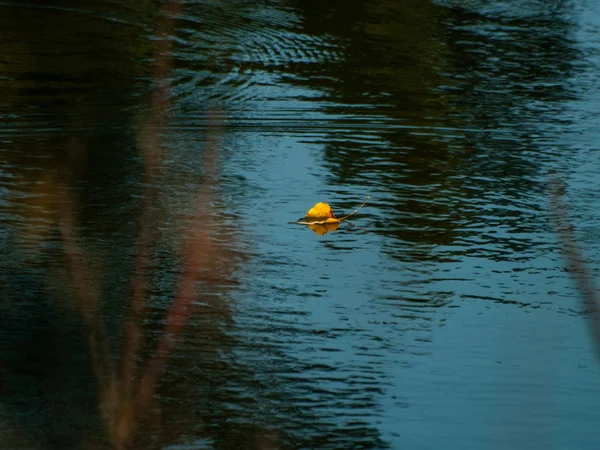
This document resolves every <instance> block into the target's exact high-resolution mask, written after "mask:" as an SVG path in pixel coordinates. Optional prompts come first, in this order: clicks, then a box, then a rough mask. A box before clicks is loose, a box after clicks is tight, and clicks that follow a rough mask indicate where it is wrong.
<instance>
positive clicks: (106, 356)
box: [58, 138, 117, 432]
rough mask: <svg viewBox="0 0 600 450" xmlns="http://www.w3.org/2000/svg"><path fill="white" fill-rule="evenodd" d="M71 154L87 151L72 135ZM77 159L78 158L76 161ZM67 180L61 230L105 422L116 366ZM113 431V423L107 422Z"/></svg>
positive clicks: (111, 405)
mask: <svg viewBox="0 0 600 450" xmlns="http://www.w3.org/2000/svg"><path fill="white" fill-rule="evenodd" d="M68 150H69V153H70V154H71V156H72V158H77V159H79V158H81V156H82V155H83V154H84V148H83V145H82V143H81V142H80V141H79V140H78V139H75V138H73V139H72V140H71V142H70V144H69V149H68ZM76 162H77V161H76ZM63 178H65V180H63V182H62V183H61V185H60V186H59V187H58V191H59V195H60V197H59V198H61V199H62V202H61V205H60V217H59V231H60V236H61V239H62V243H63V248H64V253H65V257H66V259H67V267H68V272H69V275H70V278H71V282H72V284H73V289H74V293H75V302H76V304H77V308H78V310H79V312H80V314H81V317H82V318H83V321H84V325H85V331H86V334H87V337H88V345H89V349H90V358H91V360H92V369H93V371H94V375H95V377H96V380H97V381H98V384H99V389H100V392H99V398H100V411H101V415H102V418H103V422H104V424H105V425H108V424H110V423H111V422H112V420H113V417H114V414H115V409H116V404H117V390H116V379H115V370H114V367H113V363H112V358H111V356H110V347H109V341H108V336H107V333H106V328H105V326H104V321H103V320H102V315H101V314H100V305H99V298H98V292H99V289H98V283H97V281H96V280H94V277H93V276H92V271H91V269H90V265H89V262H88V260H87V258H86V257H85V252H84V250H83V247H82V245H81V238H80V236H79V234H78V232H77V226H76V219H75V217H76V212H75V208H74V206H75V205H76V199H75V196H74V194H73V191H72V190H71V189H69V188H68V186H67V184H66V178H68V177H67V176H66V175H65V177H63ZM107 428H108V431H109V432H110V428H111V427H110V426H107Z"/></svg>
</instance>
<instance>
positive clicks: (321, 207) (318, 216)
mask: <svg viewBox="0 0 600 450" xmlns="http://www.w3.org/2000/svg"><path fill="white" fill-rule="evenodd" d="M326 219H335V215H334V214H333V211H332V209H331V206H329V205H328V204H327V203H324V202H319V203H317V204H316V205H315V206H313V207H312V208H310V209H309V210H308V211H307V213H306V215H305V216H304V220H326Z"/></svg>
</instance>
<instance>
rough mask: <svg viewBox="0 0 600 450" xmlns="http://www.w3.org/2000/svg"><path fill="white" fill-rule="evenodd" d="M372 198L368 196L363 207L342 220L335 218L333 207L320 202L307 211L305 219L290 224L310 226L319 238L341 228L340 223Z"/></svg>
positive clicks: (351, 214)
mask: <svg viewBox="0 0 600 450" xmlns="http://www.w3.org/2000/svg"><path fill="white" fill-rule="evenodd" d="M370 198H371V197H369V196H368V195H367V198H366V199H365V201H364V202H363V203H362V205H360V206H359V207H358V208H356V209H355V210H354V211H352V212H351V213H350V214H347V215H345V216H344V217H342V218H340V219H338V218H336V217H335V215H334V214H333V211H332V209H331V206H329V205H328V204H327V203H325V202H319V203H317V204H316V205H315V206H313V207H312V208H310V209H309V210H308V211H307V213H306V215H305V216H304V219H301V220H298V221H297V222H290V223H296V224H298V225H308V226H309V227H310V229H311V230H313V231H314V232H315V233H317V234H318V235H319V236H323V235H324V234H325V233H328V232H330V231H335V230H337V229H338V227H339V226H340V223H342V222H343V221H344V220H346V219H348V218H349V217H352V216H353V215H354V214H356V213H357V212H358V211H359V210H360V209H361V208H362V207H363V206H365V203H367V200H369V199H370Z"/></svg>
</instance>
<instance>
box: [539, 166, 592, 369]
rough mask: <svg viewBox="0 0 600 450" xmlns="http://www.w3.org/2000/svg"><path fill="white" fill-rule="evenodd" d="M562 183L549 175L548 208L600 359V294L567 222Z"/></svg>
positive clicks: (569, 223) (563, 185)
mask: <svg viewBox="0 0 600 450" xmlns="http://www.w3.org/2000/svg"><path fill="white" fill-rule="evenodd" d="M564 196H565V183H564V181H563V180H559V179H558V178H553V179H551V180H550V210H551V213H552V218H553V220H554V224H555V228H556V231H557V233H558V237H559V241H560V244H561V246H562V250H563V254H564V257H565V261H566V266H567V270H568V271H569V273H570V274H571V276H572V277H573V279H574V280H575V285H576V287H577V289H578V290H579V293H580V294H581V304H582V307H583V309H584V310H585V312H586V317H587V323H588V327H589V330H590V334H591V335H592V339H593V343H594V346H595V349H596V354H597V357H598V359H599V360H600V317H599V311H600V298H599V297H598V294H597V289H596V285H595V284H594V282H593V276H592V272H591V270H590V268H589V266H588V264H587V262H586V260H585V258H584V256H583V251H582V249H581V247H580V245H579V244H578V242H577V239H576V237H575V232H574V227H573V224H572V223H571V222H570V219H569V213H568V205H567V203H566V202H565V200H564Z"/></svg>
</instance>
